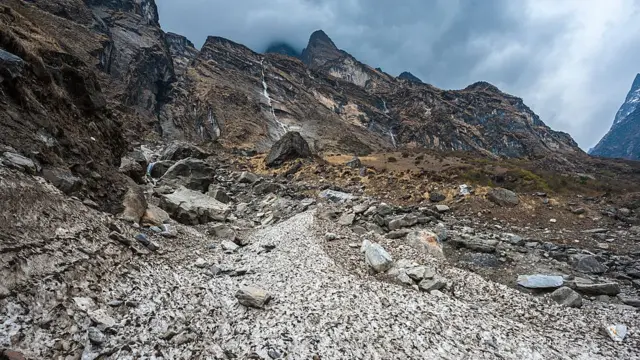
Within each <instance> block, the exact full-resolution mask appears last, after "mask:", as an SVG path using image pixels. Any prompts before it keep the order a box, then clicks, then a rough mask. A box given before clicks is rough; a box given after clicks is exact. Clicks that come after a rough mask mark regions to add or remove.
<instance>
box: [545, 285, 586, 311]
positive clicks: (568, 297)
mask: <svg viewBox="0 0 640 360" xmlns="http://www.w3.org/2000/svg"><path fill="white" fill-rule="evenodd" d="M551 298H552V299H553V300H554V301H555V302H557V303H558V304H560V305H565V306H568V307H581V306H582V296H580V294H578V293H577V292H575V291H573V290H572V289H571V288H568V287H566V286H563V287H561V288H559V289H557V290H555V291H554V292H552V293H551Z"/></svg>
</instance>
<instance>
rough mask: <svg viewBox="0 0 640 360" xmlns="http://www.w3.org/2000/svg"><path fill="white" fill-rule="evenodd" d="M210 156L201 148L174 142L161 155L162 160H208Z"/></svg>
mask: <svg viewBox="0 0 640 360" xmlns="http://www.w3.org/2000/svg"><path fill="white" fill-rule="evenodd" d="M208 156H209V154H208V153H207V152H206V151H204V150H202V149H201V148H199V147H197V146H195V145H192V144H189V143H186V142H182V141H174V142H172V143H171V144H169V146H167V148H166V149H164V151H163V152H162V154H161V155H160V160H174V161H178V160H182V159H186V158H195V159H206V158H207V157H208Z"/></svg>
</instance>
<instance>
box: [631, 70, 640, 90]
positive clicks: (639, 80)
mask: <svg viewBox="0 0 640 360" xmlns="http://www.w3.org/2000/svg"><path fill="white" fill-rule="evenodd" d="M637 89H640V74H636V78H635V79H634V80H633V85H631V91H633V90H637Z"/></svg>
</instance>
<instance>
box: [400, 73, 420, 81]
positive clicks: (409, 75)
mask: <svg viewBox="0 0 640 360" xmlns="http://www.w3.org/2000/svg"><path fill="white" fill-rule="evenodd" d="M398 79H404V80H409V81H413V82H417V83H422V80H420V78H418V77H417V76H415V75H413V74H412V73H410V72H408V71H403V72H402V73H401V74H400V75H398Z"/></svg>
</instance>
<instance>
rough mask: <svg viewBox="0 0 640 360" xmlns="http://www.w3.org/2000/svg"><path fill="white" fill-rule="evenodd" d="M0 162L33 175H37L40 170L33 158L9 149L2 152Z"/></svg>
mask: <svg viewBox="0 0 640 360" xmlns="http://www.w3.org/2000/svg"><path fill="white" fill-rule="evenodd" d="M0 163H2V164H4V165H5V166H7V167H10V168H13V169H17V170H20V171H22V172H25V173H27V174H31V175H35V174H36V173H37V172H38V170H39V169H38V166H37V165H36V164H35V163H34V162H33V161H31V159H29V158H26V157H24V156H22V155H20V154H17V153H13V152H9V151H6V152H4V153H3V154H2V157H0Z"/></svg>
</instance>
